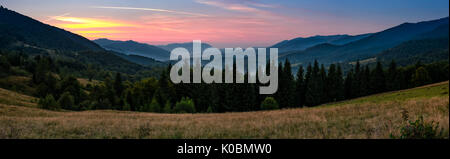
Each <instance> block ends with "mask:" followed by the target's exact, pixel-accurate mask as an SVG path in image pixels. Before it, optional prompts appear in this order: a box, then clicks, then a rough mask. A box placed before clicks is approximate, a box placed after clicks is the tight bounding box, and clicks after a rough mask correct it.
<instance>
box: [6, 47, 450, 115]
mask: <svg viewBox="0 0 450 159" xmlns="http://www.w3.org/2000/svg"><path fill="white" fill-rule="evenodd" d="M0 62H1V65H0V66H1V67H0V69H1V72H2V74H1V75H2V76H8V75H26V74H30V76H31V80H30V82H29V83H26V84H25V86H22V87H21V86H17V85H15V86H14V89H16V90H18V91H19V92H23V93H26V94H29V95H33V96H36V97H39V98H40V100H39V106H40V107H42V108H45V109H52V110H58V109H66V110H75V111H79V110H95V109H113V110H126V111H141V112H158V113H186V112H187V113H195V112H240V111H257V110H264V109H280V108H296V107H313V106H318V105H321V104H324V103H329V102H337V101H342V100H347V99H352V98H357V97H361V96H367V95H371V94H376V93H382V92H386V91H394V90H400V89H407V88H412V87H417V86H421V85H425V84H430V83H436V82H440V81H445V80H448V79H449V78H448V74H447V73H448V71H449V70H448V62H446V61H443V62H435V63H430V64H421V63H420V62H418V63H416V64H415V65H410V66H406V67H400V66H397V64H396V63H395V61H391V63H390V64H389V66H388V67H383V66H382V64H381V63H380V62H377V64H376V65H375V67H373V66H369V65H361V64H360V63H359V62H356V64H355V65H354V66H352V68H351V69H350V70H349V71H346V72H345V73H344V71H343V69H342V68H341V65H340V64H331V65H329V66H327V67H326V66H324V65H323V64H320V63H318V62H317V61H314V63H312V64H308V65H306V66H300V67H299V69H298V71H297V72H292V70H291V64H290V62H289V61H288V60H286V61H284V62H283V63H279V65H278V76H279V82H278V83H279V84H278V91H277V92H276V93H275V94H272V95H260V94H259V93H258V92H259V86H261V85H264V84H261V83H247V77H248V74H245V75H244V78H245V80H244V81H245V82H244V83H242V84H238V83H232V84H228V83H213V84H205V83H201V84H191V83H190V84H185V83H180V84H174V83H172V82H171V81H170V79H169V71H170V68H171V66H170V65H169V66H168V67H167V68H165V69H162V71H160V74H159V75H158V76H155V77H150V78H145V79H142V80H133V79H132V78H129V77H128V75H126V74H121V73H119V72H112V71H106V70H100V69H98V68H97V69H93V68H92V66H90V65H89V66H84V65H79V66H77V65H75V66H72V65H73V64H72V65H70V64H71V63H67V62H66V63H65V62H64V61H61V60H55V59H52V58H50V57H46V56H34V57H29V56H28V55H25V54H8V53H2V55H1V56H0ZM68 65H69V67H70V68H72V69H73V68H77V67H79V68H80V69H79V70H80V71H78V72H80V74H82V75H84V76H85V77H87V78H88V79H89V80H93V77H94V76H95V75H96V74H98V73H99V72H102V76H103V77H97V78H103V82H99V83H98V84H87V85H82V84H80V82H79V81H78V80H77V78H76V77H75V76H73V75H71V74H70V73H67V71H66V70H64V68H66V67H67V66H68ZM234 67H235V66H234ZM234 70H235V69H234ZM267 70H269V69H268V68H267ZM191 75H192V73H191ZM97 76H98V75H97ZM233 79H236V78H233ZM257 81H258V80H257ZM0 84H1V86H2V87H12V86H8V83H6V82H1V83H0ZM267 103H272V104H271V106H267ZM274 106H275V107H274Z"/></svg>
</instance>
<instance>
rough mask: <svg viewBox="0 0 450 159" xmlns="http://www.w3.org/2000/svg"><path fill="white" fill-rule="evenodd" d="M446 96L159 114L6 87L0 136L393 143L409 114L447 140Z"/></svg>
mask: <svg viewBox="0 0 450 159" xmlns="http://www.w3.org/2000/svg"><path fill="white" fill-rule="evenodd" d="M448 91H449V88H448V81H447V82H442V83H438V84H432V85H428V86H424V87H419V88H414V89H409V90H402V91H396V92H390V93H383V94H378V95H372V96H368V97H363V98H358V99H354V100H349V101H344V102H339V103H333V104H327V105H323V106H319V107H313V108H295V109H283V110H275V111H257V112H240V113H222V114H154V113H139V112H123V111H112V110H101V111H99V110H97V111H84V112H54V111H47V110H41V109H37V108H34V106H35V102H36V100H35V99H34V98H32V97H29V96H25V95H20V94H17V93H14V92H11V91H7V90H4V89H0V138H389V135H390V134H391V133H392V134H396V133H398V132H399V127H400V126H401V125H403V120H402V118H401V112H402V111H403V110H407V111H408V112H409V116H410V119H417V118H418V116H420V115H422V116H423V117H424V119H425V121H435V122H439V125H440V126H441V127H443V128H444V131H445V134H447V136H448V133H449V131H448V130H449V95H448ZM33 102H34V103H33ZM29 103H31V104H29ZM24 106H25V107H24Z"/></svg>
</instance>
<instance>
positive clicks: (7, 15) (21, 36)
mask: <svg viewBox="0 0 450 159" xmlns="http://www.w3.org/2000/svg"><path fill="white" fill-rule="evenodd" d="M0 37H2V39H3V38H8V39H10V40H12V39H14V41H10V42H11V43H17V42H22V43H24V44H28V45H32V46H36V47H40V48H47V49H58V50H67V51H86V50H93V51H101V50H103V49H102V48H101V47H100V46H98V45H96V44H95V43H93V42H91V41H90V40H88V39H86V38H84V37H82V36H79V35H76V34H73V33H71V32H68V31H65V30H63V29H60V28H56V27H53V26H50V25H47V24H44V23H41V22H39V21H37V20H34V19H32V18H30V17H27V16H24V15H21V14H19V13H17V12H14V11H11V10H8V9H6V8H3V7H2V8H0ZM4 44H5V43H2V44H0V46H2V45H3V47H5V45H4Z"/></svg>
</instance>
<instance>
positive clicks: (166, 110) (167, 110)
mask: <svg viewBox="0 0 450 159" xmlns="http://www.w3.org/2000/svg"><path fill="white" fill-rule="evenodd" d="M163 111H164V113H172V104H171V103H170V101H167V102H166V105H164V110H163Z"/></svg>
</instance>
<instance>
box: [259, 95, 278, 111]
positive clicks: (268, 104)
mask: <svg viewBox="0 0 450 159" xmlns="http://www.w3.org/2000/svg"><path fill="white" fill-rule="evenodd" d="M261 109H262V110H274V109H278V103H277V101H276V100H275V99H274V98H273V97H266V99H264V101H263V102H262V103H261Z"/></svg>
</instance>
